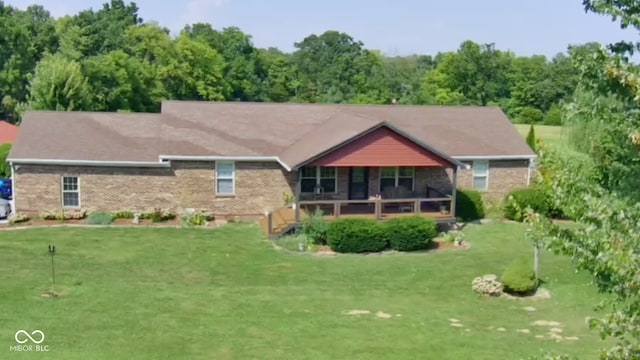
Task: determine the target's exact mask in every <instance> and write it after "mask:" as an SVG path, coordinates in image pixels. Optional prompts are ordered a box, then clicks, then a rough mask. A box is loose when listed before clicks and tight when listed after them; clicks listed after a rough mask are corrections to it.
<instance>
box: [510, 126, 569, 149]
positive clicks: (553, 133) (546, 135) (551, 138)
mask: <svg viewBox="0 0 640 360" xmlns="http://www.w3.org/2000/svg"><path fill="white" fill-rule="evenodd" d="M514 126H515V127H516V128H517V129H518V132H519V133H520V135H522V137H524V138H526V137H527V134H528V133H529V127H530V125H525V124H515V125H514ZM534 128H535V132H536V136H537V137H538V138H541V139H542V140H543V141H544V142H545V143H547V144H553V145H561V144H563V143H565V142H566V135H565V134H563V132H562V127H561V126H549V125H535V126H534Z"/></svg>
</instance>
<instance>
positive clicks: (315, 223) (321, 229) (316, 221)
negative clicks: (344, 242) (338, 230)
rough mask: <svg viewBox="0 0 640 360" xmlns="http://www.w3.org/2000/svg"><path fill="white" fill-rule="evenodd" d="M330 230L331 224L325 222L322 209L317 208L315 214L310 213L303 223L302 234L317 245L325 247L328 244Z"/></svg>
mask: <svg viewBox="0 0 640 360" xmlns="http://www.w3.org/2000/svg"><path fill="white" fill-rule="evenodd" d="M328 228H329V224H327V222H326V221H325V220H324V217H323V213H322V210H321V209H320V208H316V210H315V211H314V212H313V213H309V214H308V215H307V218H306V219H304V221H303V222H302V233H303V234H304V235H306V236H307V237H308V238H309V239H310V240H311V242H312V243H313V244H316V245H325V244H326V243H327V229H328Z"/></svg>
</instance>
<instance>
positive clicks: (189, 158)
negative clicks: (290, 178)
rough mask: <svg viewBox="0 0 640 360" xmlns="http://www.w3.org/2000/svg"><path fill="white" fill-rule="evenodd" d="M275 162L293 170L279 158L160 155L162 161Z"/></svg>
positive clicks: (288, 169)
mask: <svg viewBox="0 0 640 360" xmlns="http://www.w3.org/2000/svg"><path fill="white" fill-rule="evenodd" d="M166 160H169V161H170V160H179V161H275V162H277V163H278V164H280V165H281V166H282V167H283V168H285V169H286V170H287V171H291V168H290V167H289V166H288V165H287V164H285V163H284V162H282V161H281V160H280V158H279V157H277V156H191V155H160V161H166Z"/></svg>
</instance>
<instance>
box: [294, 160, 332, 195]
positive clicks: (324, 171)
mask: <svg viewBox="0 0 640 360" xmlns="http://www.w3.org/2000/svg"><path fill="white" fill-rule="evenodd" d="M336 183H337V171H336V168H334V167H319V166H305V167H303V168H302V169H301V170H300V192H302V193H312V192H313V191H314V189H315V187H316V186H320V187H322V189H323V190H324V192H325V193H336V191H337V184H336Z"/></svg>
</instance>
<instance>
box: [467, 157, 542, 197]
mask: <svg viewBox="0 0 640 360" xmlns="http://www.w3.org/2000/svg"><path fill="white" fill-rule="evenodd" d="M468 164H470V165H472V163H470V162H469V163H468ZM528 169H529V161H528V160H500V161H497V160H494V161H490V162H489V183H488V185H489V186H488V189H487V190H486V191H483V193H484V195H485V197H486V198H488V199H491V200H502V199H503V198H504V197H505V196H506V194H507V193H508V192H509V191H510V190H512V189H515V188H521V187H526V186H527V176H528V172H529V170H528ZM458 187H459V188H462V189H471V188H473V169H469V170H460V171H458Z"/></svg>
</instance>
